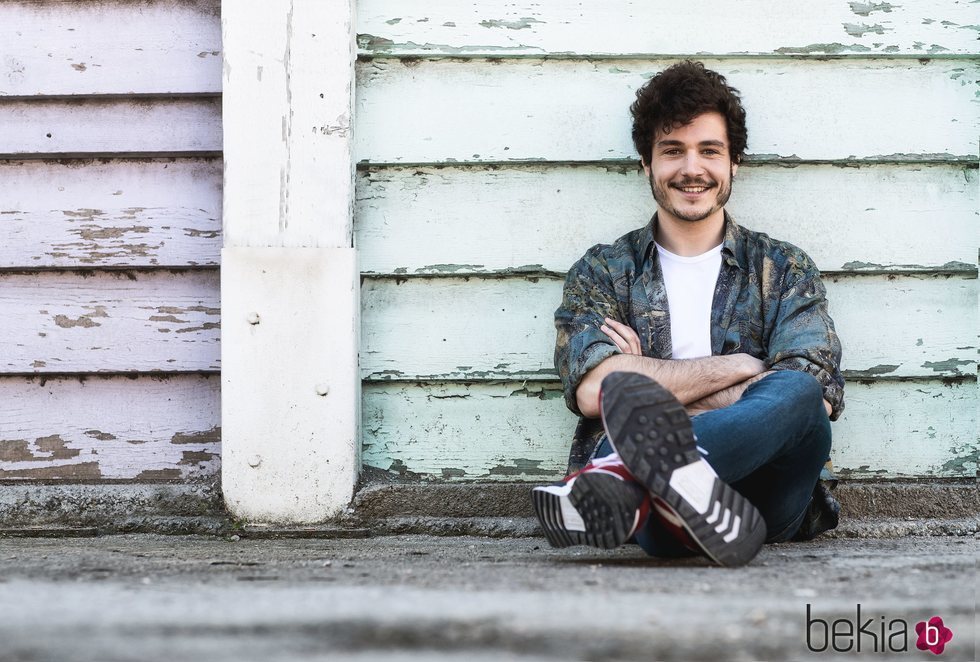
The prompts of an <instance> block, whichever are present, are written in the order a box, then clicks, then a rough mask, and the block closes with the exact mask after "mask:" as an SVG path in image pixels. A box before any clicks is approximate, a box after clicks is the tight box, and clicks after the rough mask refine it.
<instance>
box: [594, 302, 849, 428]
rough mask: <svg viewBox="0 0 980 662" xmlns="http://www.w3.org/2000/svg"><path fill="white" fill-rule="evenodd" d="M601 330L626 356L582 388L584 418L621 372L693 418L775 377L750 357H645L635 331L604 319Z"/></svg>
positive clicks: (602, 366)
mask: <svg viewBox="0 0 980 662" xmlns="http://www.w3.org/2000/svg"><path fill="white" fill-rule="evenodd" d="M600 330H601V331H602V332H603V333H605V334H606V335H607V336H609V338H610V339H611V340H612V341H613V343H615V345H616V347H618V348H619V350H620V351H621V352H622V354H614V355H612V356H609V357H607V358H606V359H604V360H603V361H602V362H601V363H599V365H597V366H595V367H594V368H592V370H590V371H589V372H588V373H586V375H585V377H584V378H583V379H582V381H581V382H580V383H579V385H578V388H577V389H576V391H575V399H576V404H577V405H578V408H579V410H580V411H581V412H582V414H583V415H584V416H586V417H596V416H598V415H599V386H600V384H602V380H603V378H605V376H606V375H608V374H609V373H611V372H615V371H617V370H623V371H627V372H638V373H642V374H644V375H646V376H648V377H650V378H652V379H655V380H657V381H658V382H659V383H660V384H662V385H663V386H664V388H666V389H667V390H669V391H670V392H671V393H672V394H673V395H674V397H676V398H677V399H678V400H679V401H680V402H681V403H682V404H683V405H684V406H685V408H686V409H687V411H688V413H689V414H691V415H692V416H694V415H697V414H700V413H703V412H705V411H710V410H712V409H721V408H722V407H727V406H729V405H731V404H733V403H735V402H737V401H738V399H739V398H741V397H742V394H743V393H744V392H745V389H746V388H748V387H749V385H751V384H752V383H754V382H757V381H759V380H760V379H762V378H763V377H765V376H766V375H768V374H770V373H771V372H773V371H771V370H770V371H767V370H766V367H765V364H764V363H763V362H762V361H761V360H759V359H757V358H755V357H754V356H751V355H749V354H726V355H722V356H706V357H704V358H700V359H669V360H668V359H656V358H652V357H648V356H643V354H642V350H641V349H640V339H639V337H638V336H637V335H636V332H635V331H634V330H633V329H632V328H631V327H629V326H627V325H626V324H621V323H620V322H617V321H616V320H613V319H611V318H609V317H606V318H605V324H604V325H602V326H601V327H600ZM824 407H825V408H826V410H827V415H828V416H829V415H830V413H831V406H830V403H829V402H827V401H826V400H824Z"/></svg>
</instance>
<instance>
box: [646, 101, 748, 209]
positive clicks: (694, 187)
mask: <svg viewBox="0 0 980 662" xmlns="http://www.w3.org/2000/svg"><path fill="white" fill-rule="evenodd" d="M737 169H738V166H737V165H736V164H734V163H732V160H731V154H730V152H729V149H728V131H727V129H726V127H725V118H724V117H722V115H721V113H717V112H709V113H703V114H701V115H698V116H697V117H695V118H694V119H693V120H691V122H690V123H689V124H685V125H684V126H680V127H677V128H675V129H674V130H673V131H671V132H670V133H662V132H660V131H658V132H657V135H656V136H654V141H653V150H652V153H651V155H650V159H649V162H648V163H646V164H644V166H643V170H644V171H645V172H646V175H647V179H649V180H650V188H651V190H652V191H653V198H654V200H656V201H657V204H658V205H659V206H660V211H661V214H662V215H667V216H668V217H673V219H676V220H678V221H688V222H692V223H694V222H697V221H702V220H704V219H716V220H717V218H719V217H720V218H723V217H724V212H723V208H724V207H725V203H727V202H728V198H729V197H731V194H732V177H733V176H734V175H735V171H736V170H737Z"/></svg>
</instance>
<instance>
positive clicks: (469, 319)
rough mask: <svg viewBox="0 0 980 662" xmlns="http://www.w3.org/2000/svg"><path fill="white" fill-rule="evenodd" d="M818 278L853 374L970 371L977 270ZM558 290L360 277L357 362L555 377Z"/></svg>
mask: <svg viewBox="0 0 980 662" xmlns="http://www.w3.org/2000/svg"><path fill="white" fill-rule="evenodd" d="M825 280H826V286H827V297H828V300H829V301H830V312H831V315H832V316H833V318H834V322H835V324H836V327H837V332H838V334H839V335H840V338H841V343H842V344H843V346H844V349H845V351H844V359H843V362H842V366H841V367H842V369H843V370H845V371H846V372H847V373H848V375H849V376H851V377H852V378H868V377H878V376H888V377H961V376H964V375H974V374H975V373H976V370H977V364H976V356H977V346H976V342H975V341H974V340H973V339H972V337H973V336H974V334H975V333H976V330H977V328H978V326H980V324H978V322H980V319H978V314H977V295H978V293H980V291H978V288H977V279H976V278H962V277H956V276H886V275H878V276H842V277H838V276H834V277H830V278H827V279H825ZM561 291H562V281H561V280H557V279H554V278H529V279H528V278H519V277H509V278H468V279H463V278H436V279H431V278H410V279H407V280H402V281H398V280H390V279H374V278H371V279H367V280H365V282H364V286H363V287H362V288H361V297H362V305H363V309H364V316H363V319H362V326H363V331H362V338H363V340H362V349H361V369H362V373H363V375H364V377H365V379H370V380H377V379H402V380H419V379H425V380H439V381H442V380H451V379H462V380H474V379H478V380H486V379H509V378H510V379H514V378H517V379H534V378H538V379H540V378H542V377H544V376H549V377H557V374H556V373H555V369H554V359H553V355H554V347H555V330H554V310H555V308H556V307H557V306H558V304H559V302H560V301H561ZM964 343H967V344H964Z"/></svg>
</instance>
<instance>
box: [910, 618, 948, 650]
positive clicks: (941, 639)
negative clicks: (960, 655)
mask: <svg viewBox="0 0 980 662" xmlns="http://www.w3.org/2000/svg"><path fill="white" fill-rule="evenodd" d="M915 633H916V634H918V635H919V640H918V641H917V642H915V647H916V648H918V649H919V650H920V651H930V652H932V653H935V654H936V655H942V653H943V649H945V648H946V643H947V642H948V641H949V640H950V639H952V638H953V631H952V630H950V629H949V628H948V627H946V626H945V625H943V619H941V618H939V617H938V616H933V617H932V618H930V619H929V621H928V622H927V621H922V622H920V623H916V624H915Z"/></svg>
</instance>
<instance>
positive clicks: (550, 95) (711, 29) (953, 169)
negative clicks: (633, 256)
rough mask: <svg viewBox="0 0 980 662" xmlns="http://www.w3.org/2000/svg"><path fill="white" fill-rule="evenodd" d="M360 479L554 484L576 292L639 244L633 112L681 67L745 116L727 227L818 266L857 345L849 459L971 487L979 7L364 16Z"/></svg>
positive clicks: (458, 10) (840, 443)
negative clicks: (764, 235) (613, 245)
mask: <svg viewBox="0 0 980 662" xmlns="http://www.w3.org/2000/svg"><path fill="white" fill-rule="evenodd" d="M358 16H359V27H358V31H359V33H360V35H359V44H360V46H361V58H360V63H359V69H358V76H359V77H358V81H357V82H358V86H357V118H356V119H357V124H356V131H355V135H356V138H357V158H358V161H359V163H360V167H359V176H358V191H357V207H356V212H355V221H356V241H357V246H358V248H359V252H360V260H361V269H362V271H363V273H364V276H365V278H364V285H363V288H362V301H363V319H362V351H361V367H362V374H363V377H364V380H365V387H364V403H363V430H364V432H363V434H364V454H363V457H364V461H365V463H366V464H369V465H374V466H378V467H382V468H384V469H390V470H392V471H396V472H399V473H402V474H404V475H412V476H421V477H434V478H445V479H488V478H489V479H503V480H507V479H548V478H552V477H555V476H558V475H560V474H561V473H562V472H563V470H564V467H565V462H566V459H567V448H568V440H569V438H570V435H571V433H572V429H573V427H574V423H575V420H574V417H573V416H572V415H571V414H570V413H569V412H568V411H567V410H566V409H565V406H564V403H563V401H562V399H561V392H560V386H559V384H558V382H557V378H556V374H555V371H554V366H553V363H552V350H553V343H554V330H553V323H552V314H553V311H554V309H555V307H556V306H557V305H558V301H559V297H560V292H561V282H562V278H563V276H564V272H565V271H566V270H567V269H568V267H569V266H570V265H571V263H572V262H573V261H574V260H575V259H576V258H577V257H579V256H580V255H581V254H582V253H583V252H584V251H585V250H586V249H587V248H588V247H589V246H591V245H593V244H595V243H599V242H609V241H611V240H612V239H614V238H615V237H618V236H619V235H621V234H623V233H624V232H627V231H629V230H631V229H633V228H635V227H638V226H640V225H642V224H643V223H645V222H647V220H648V219H649V216H650V214H651V213H652V211H653V201H652V199H651V198H650V194H649V189H648V187H647V184H646V182H645V181H644V179H643V178H642V176H640V175H639V173H638V168H637V163H636V159H635V157H634V155H633V150H632V146H631V143H630V138H629V115H628V106H629V104H630V102H631V101H632V99H633V94H634V91H635V89H636V88H637V87H638V86H639V85H640V84H642V82H643V81H644V80H645V79H646V78H648V77H649V76H650V75H652V74H653V73H655V72H657V71H659V70H661V69H662V68H664V67H665V66H667V65H669V64H670V63H671V62H673V61H676V60H677V59H678V58H680V57H684V56H686V55H688V54H695V53H696V54H698V57H700V58H702V59H703V60H704V62H705V64H706V65H707V66H709V67H711V68H714V69H716V70H718V71H720V72H722V73H724V74H725V75H726V76H728V78H729V80H730V81H731V82H732V83H733V84H734V85H735V86H736V87H738V88H739V89H740V90H741V91H742V93H743V99H744V102H745V105H746V109H747V111H748V117H749V152H750V155H749V160H748V163H747V164H746V166H745V167H743V169H742V170H740V171H739V181H738V182H737V184H736V187H735V194H734V196H733V198H732V202H731V203H730V207H729V208H730V209H731V210H732V211H733V213H734V214H735V215H736V217H737V218H738V219H739V220H740V221H741V222H742V223H743V224H745V225H746V226H748V227H750V228H753V229H758V230H762V231H765V232H768V233H770V234H772V235H774V236H777V237H779V238H783V239H787V240H790V241H792V242H793V243H796V244H798V245H800V246H801V247H803V248H804V249H805V250H807V251H808V252H809V253H810V255H811V256H812V257H813V258H814V259H815V260H816V262H817V264H818V266H819V267H820V268H821V269H822V270H823V271H824V273H825V275H826V281H827V286H828V290H829V292H830V296H831V313H832V314H833V316H834V318H835V319H836V321H837V324H838V327H839V331H840V334H841V337H842V340H843V342H844V365H843V367H844V369H845V374H846V377H847V378H848V387H847V391H846V394H847V410H846V412H845V414H844V416H843V418H842V419H841V420H840V421H839V422H838V423H836V424H835V426H834V430H835V448H834V451H833V459H834V461H835V463H836V465H837V467H838V468H839V469H840V470H841V473H843V474H844V475H847V476H849V477H854V478H875V477H965V476H973V475H974V472H975V471H976V458H977V451H976V417H977V410H976V404H977V398H976V394H977V389H976V370H977V364H976V351H977V343H976V332H977V323H978V315H977V296H978V291H977V241H976V240H977V231H976V223H977V208H978V202H980V199H978V193H977V191H978V186H977V185H978V178H977V160H976V154H977V133H978V102H977V94H976V89H977V82H978V74H980V62H978V58H977V46H976V44H977V41H976V39H977V26H976V20H975V11H972V10H971V6H970V4H969V3H964V2H954V3H940V2H934V1H928V2H917V3H905V4H903V5H901V6H899V5H892V4H890V3H860V2H846V1H843V0H834V1H833V2H829V3H819V5H817V4H814V5H813V6H801V5H798V4H785V5H778V4H773V3H768V2H762V1H761V0H751V1H749V2H739V3H730V2H720V1H712V2H706V3H702V4H701V5H699V6H698V9H697V20H696V21H692V20H691V18H692V17H691V15H690V13H689V12H688V11H686V10H683V9H681V10H679V9H678V8H677V6H676V4H668V3H665V2H639V1H634V0H616V1H614V2H601V3H600V2H593V3H564V4H562V3H559V4H558V5H555V4H554V3H552V4H548V3H544V4H542V3H530V2H508V3H503V2H496V1H489V0H487V1H482V2H476V3H456V2H449V1H443V0H435V1H433V0H425V1H424V2H423V1H421V0H409V1H407V2H406V1H405V0H399V1H397V2H395V1H394V0H362V1H361V2H360V4H359V7H358Z"/></svg>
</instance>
